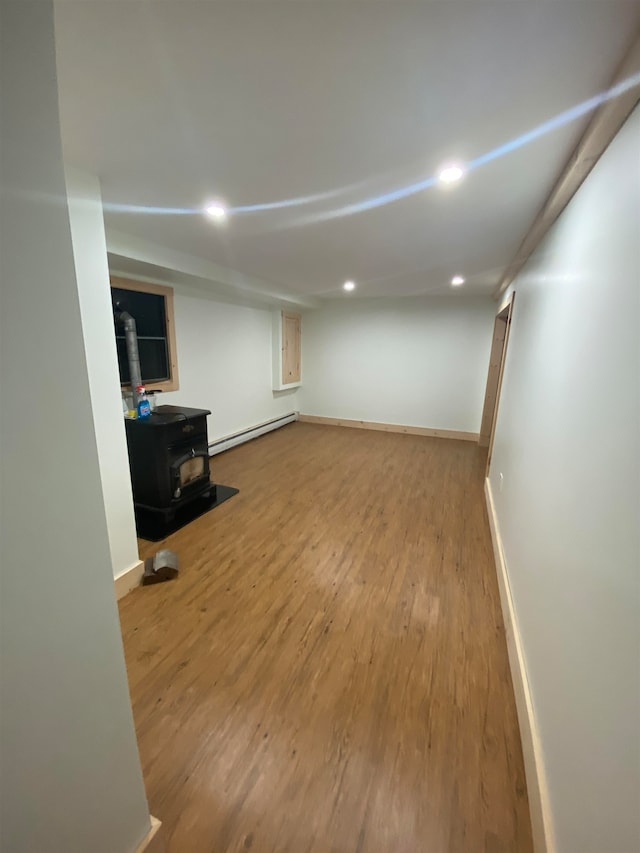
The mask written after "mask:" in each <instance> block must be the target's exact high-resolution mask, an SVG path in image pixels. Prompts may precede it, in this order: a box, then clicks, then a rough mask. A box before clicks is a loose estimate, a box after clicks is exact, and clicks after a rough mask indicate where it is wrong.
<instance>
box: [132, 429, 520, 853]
mask: <svg viewBox="0 0 640 853" xmlns="http://www.w3.org/2000/svg"><path fill="white" fill-rule="evenodd" d="M485 455H486V452H483V451H481V450H479V449H478V448H477V447H476V446H475V445H473V444H471V443H469V442H463V441H448V440H443V439H436V438H424V437H420V436H408V435H397V434H389V433H383V432H365V431H362V430H352V429H344V428H340V427H326V426H316V425H312V424H302V423H294V424H291V425H290V426H287V427H284V428H283V429H280V430H278V431H277V432H274V433H271V434H269V435H267V436H264V437H263V438H260V439H257V440H255V441H253V442H250V443H248V444H245V445H243V446H241V447H238V448H235V449H233V450H230V451H227V452H226V453H224V454H221V455H220V456H216V457H214V458H213V459H212V470H213V472H214V479H215V480H217V481H218V482H223V483H227V484H229V485H234V486H237V487H239V488H240V494H239V495H237V496H236V497H234V498H232V499H231V500H230V501H228V502H227V503H225V504H223V505H222V506H220V507H218V508H216V509H215V510H213V511H212V512H210V513H208V514H207V515H205V516H202V517H201V518H199V519H197V520H196V521H195V522H193V523H192V524H191V525H189V526H188V527H186V528H184V529H183V530H181V531H179V532H178V533H176V534H174V535H173V536H171V537H169V538H168V539H167V540H166V544H167V546H168V547H171V548H173V549H174V550H176V551H177V552H178V554H179V557H180V562H181V571H180V575H179V577H178V578H177V579H176V580H175V581H171V582H169V583H164V584H159V585H157V586H151V587H144V588H140V589H137V590H135V591H134V592H132V593H131V594H130V595H129V596H127V597H126V598H124V599H123V600H122V601H121V602H120V615H121V622H122V630H123V636H124V645H125V653H126V658H127V667H128V671H129V682H130V687H131V697H132V702H133V710H134V716H135V721H136V728H137V733H138V741H139V745H140V754H141V759H142V766H143V771H144V776H145V782H146V786H147V793H148V796H149V805H150V810H151V812H152V814H154V815H156V816H157V817H159V818H160V819H161V820H162V821H163V824H164V829H165V831H166V833H167V839H168V853H226V851H246V850H248V849H250V850H252V851H253V853H268V851H278V853H281V852H282V853H284V851H287V853H311V851H313V853H457V851H465V852H466V851H469V853H478V851H490V853H506V851H510V853H511V851H514V853H528V852H529V851H531V849H532V845H531V830H530V823H529V812H528V805H527V794H526V784H525V778H524V770H523V763H522V752H521V747H520V740H519V733H518V725H517V720H516V713H515V705H514V699H513V691H512V686H511V679H510V674H509V668H508V662H507V650H506V645H505V637H504V627H503V622H502V616H501V612H500V605H499V598H498V588H497V581H496V575H495V569H494V565H493V557H492V552H491V543H490V537H489V529H488V523H487V520H486V516H485V509H484V501H483V494H482V485H483V473H484V461H485ZM160 547H162V546H161V544H160V543H146V542H145V543H141V556H142V557H146V556H149V555H150V554H152V553H155V551H157V550H158V549H159V548H160Z"/></svg>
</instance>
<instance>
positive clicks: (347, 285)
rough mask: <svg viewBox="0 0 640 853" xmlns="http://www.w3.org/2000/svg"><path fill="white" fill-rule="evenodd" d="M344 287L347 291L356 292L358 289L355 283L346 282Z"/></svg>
mask: <svg viewBox="0 0 640 853" xmlns="http://www.w3.org/2000/svg"><path fill="white" fill-rule="evenodd" d="M342 286H343V288H344V289H345V290H355V289H356V283H355V281H345V283H344V284H343V285H342Z"/></svg>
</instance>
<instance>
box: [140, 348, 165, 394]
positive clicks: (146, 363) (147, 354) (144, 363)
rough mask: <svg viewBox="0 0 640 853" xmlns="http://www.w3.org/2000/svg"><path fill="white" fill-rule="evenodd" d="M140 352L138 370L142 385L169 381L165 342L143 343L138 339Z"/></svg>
mask: <svg viewBox="0 0 640 853" xmlns="http://www.w3.org/2000/svg"><path fill="white" fill-rule="evenodd" d="M138 350H139V351H140V368H141V372H142V381H143V383H149V382H160V381H161V380H164V379H169V361H168V358H167V342H166V341H165V340H159V341H145V340H144V339H141V338H138Z"/></svg>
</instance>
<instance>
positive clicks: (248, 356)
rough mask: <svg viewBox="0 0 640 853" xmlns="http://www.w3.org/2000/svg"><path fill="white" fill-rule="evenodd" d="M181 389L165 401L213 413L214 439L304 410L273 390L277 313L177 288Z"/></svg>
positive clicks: (165, 396) (290, 393)
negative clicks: (273, 317) (273, 333)
mask: <svg viewBox="0 0 640 853" xmlns="http://www.w3.org/2000/svg"><path fill="white" fill-rule="evenodd" d="M174 303H175V322H176V344H177V348H178V369H179V372H180V390H179V391H176V392H172V393H167V394H162V396H161V397H160V399H159V403H164V404H167V403H169V404H172V405H183V406H194V407H196V408H207V409H211V412H212V415H211V416H210V417H209V419H208V420H209V441H213V440H214V439H216V438H220V437H221V436H224V435H230V434H231V433H234V432H237V431H239V430H243V429H246V428H247V427H250V426H255V425H256V424H259V423H263V422H264V421H268V420H271V419H272V418H276V417H278V416H279V415H284V414H288V413H289V412H292V411H296V409H297V408H298V404H297V398H296V392H295V391H281V392H274V391H272V385H271V311H270V310H267V309H262V308H250V307H246V306H242V305H230V304H226V303H224V302H217V301H215V300H213V299H207V298H205V297H203V296H196V295H193V294H191V293H189V292H188V290H187V289H186V288H182V287H181V286H180V285H175V286H174Z"/></svg>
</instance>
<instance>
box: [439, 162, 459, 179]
mask: <svg viewBox="0 0 640 853" xmlns="http://www.w3.org/2000/svg"><path fill="white" fill-rule="evenodd" d="M464 172H465V169H464V166H463V165H462V164H461V163H447V164H446V165H445V166H443V167H442V168H441V169H440V171H439V172H438V180H439V181H440V183H441V184H455V183H457V182H458V181H459V180H461V179H462V178H463V177H464Z"/></svg>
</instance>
